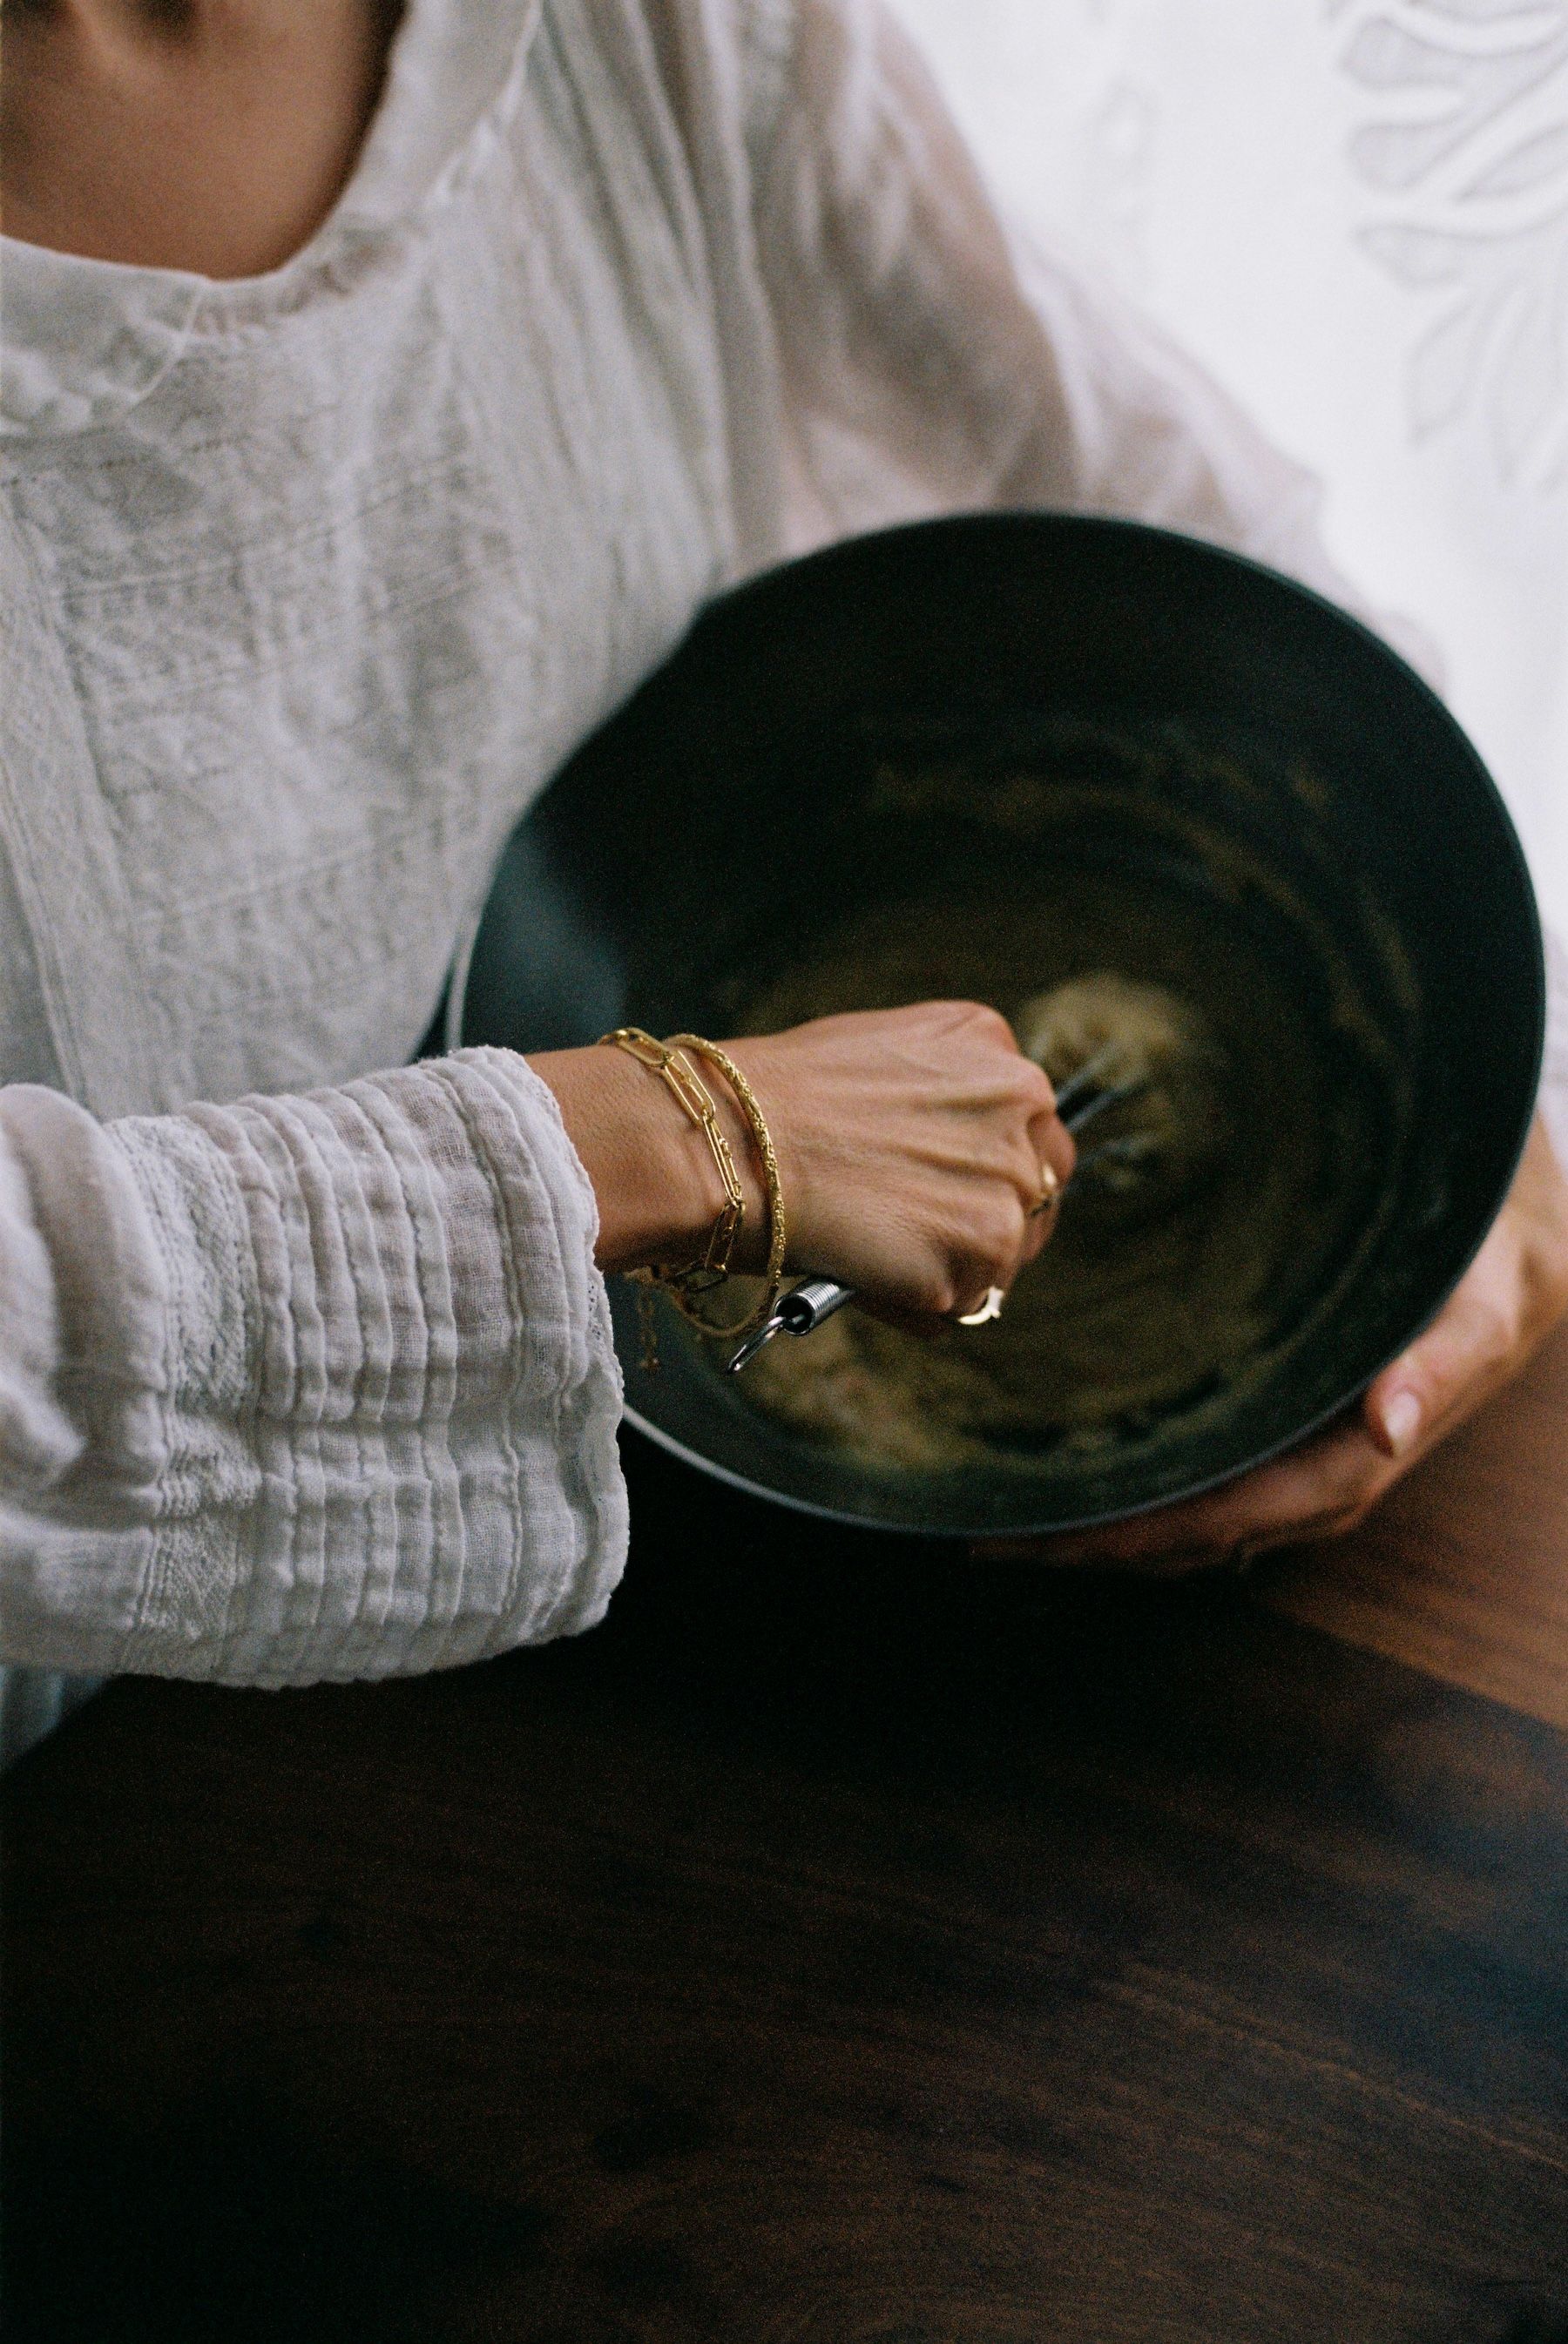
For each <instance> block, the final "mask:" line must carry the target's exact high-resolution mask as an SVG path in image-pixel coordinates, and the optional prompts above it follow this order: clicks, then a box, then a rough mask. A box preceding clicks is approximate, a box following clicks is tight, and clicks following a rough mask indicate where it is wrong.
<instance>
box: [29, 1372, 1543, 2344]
mask: <svg viewBox="0 0 1568 2344" xmlns="http://www.w3.org/2000/svg"><path fill="white" fill-rule="evenodd" d="M1565 1460H1568V1342H1560V1343H1559V1344H1558V1345H1556V1346H1555V1347H1554V1348H1553V1351H1552V1353H1551V1354H1550V1355H1549V1357H1548V1358H1547V1359H1545V1360H1543V1363H1542V1364H1541V1366H1540V1367H1539V1369H1537V1370H1536V1372H1535V1374H1534V1375H1533V1378H1532V1379H1531V1381H1530V1382H1529V1383H1528V1384H1527V1385H1526V1386H1525V1387H1524V1388H1523V1389H1522V1390H1520V1391H1516V1392H1515V1393H1512V1394H1511V1395H1509V1396H1508V1397H1507V1398H1506V1399H1504V1401H1503V1402H1502V1403H1501V1404H1500V1405H1499V1406H1498V1407H1497V1408H1495V1409H1493V1411H1492V1414H1491V1416H1490V1417H1489V1418H1488V1419H1487V1420H1484V1421H1483V1423H1482V1425H1481V1426H1480V1427H1478V1428H1477V1429H1476V1430H1474V1431H1472V1432H1471V1433H1469V1434H1467V1435H1466V1436H1464V1438H1463V1441H1462V1445H1461V1446H1460V1447H1459V1448H1457V1449H1456V1450H1454V1451H1453V1452H1452V1455H1451V1456H1448V1457H1445V1458H1443V1459H1441V1460H1437V1461H1435V1462H1434V1463H1433V1464H1432V1465H1431V1466H1430V1467H1428V1468H1427V1469H1425V1470H1424V1472H1423V1473H1422V1474H1421V1475H1418V1476H1417V1477H1416V1478H1415V1480H1414V1481H1413V1482H1412V1484H1411V1487H1410V1490H1409V1492H1408V1494H1406V1495H1401V1498H1400V1499H1399V1500H1396V1503H1395V1507H1394V1509H1393V1510H1392V1512H1391V1514H1390V1515H1389V1516H1388V1517H1387V1519H1386V1520H1384V1521H1381V1522H1380V1523H1379V1524H1378V1525H1377V1526H1376V1527H1375V1528H1374V1529H1371V1530H1369V1531H1366V1532H1364V1533H1363V1534H1362V1535H1361V1539H1360V1540H1359V1541H1356V1542H1354V1544H1353V1545H1352V1546H1351V1547H1350V1548H1348V1549H1346V1550H1343V1551H1340V1552H1337V1553H1335V1554H1332V1555H1330V1554H1325V1555H1324V1556H1322V1557H1318V1558H1303V1559H1299V1560H1297V1561H1292V1562H1291V1563H1290V1564H1289V1565H1286V1566H1283V1567H1281V1568H1280V1570H1278V1571H1275V1572H1274V1573H1273V1574H1272V1576H1271V1577H1269V1576H1266V1577H1265V1578H1264V1580H1263V1581H1262V1583H1261V1591H1259V1583H1258V1582H1257V1581H1254V1582H1253V1583H1251V1584H1250V1585H1249V1587H1248V1588H1247V1589H1245V1590H1244V1589H1242V1588H1240V1587H1239V1586H1236V1585H1232V1584H1227V1585H1220V1586H1214V1585H1199V1584H1189V1585H1187V1586H1183V1587H1179V1588H1168V1587H1166V1588H1161V1587H1140V1586H1129V1585H1125V1584H1115V1583H1105V1582H1096V1581H1091V1580H1087V1579H1066V1578H1062V1577H1057V1578H1051V1577H1049V1576H1047V1575H1044V1574H1042V1573H1040V1572H1038V1571H1028V1570H1025V1569H1021V1568H1017V1567H1013V1568H1009V1569H1007V1570H1001V1569H996V1568H985V1569H979V1568H974V1567H970V1566H968V1565H966V1564H965V1563H964V1562H962V1561H954V1560H952V1559H951V1558H950V1557H947V1556H945V1555H940V1554H934V1553H931V1552H926V1551H915V1550H913V1549H910V1548H907V1547H904V1546H891V1545H889V1546H883V1545H881V1544H874V1543H866V1542H863V1541H856V1540H854V1539H851V1538H845V1537H839V1536H836V1535H834V1534H831V1533H827V1532H824V1531H820V1530H817V1529H814V1528H811V1527H809V1526H806V1525H803V1524H799V1523H796V1522H793V1521H789V1520H787V1519H785V1518H784V1517H782V1516H774V1515H772V1514H769V1513H767V1512H764V1511H763V1510H756V1509H753V1508H751V1507H748V1506H746V1505H744V1504H742V1503H741V1502H739V1501H736V1500H730V1499H728V1498H727V1497H725V1496H724V1495H723V1493H721V1492H719V1491H716V1490H710V1489H708V1488H706V1487H705V1486H704V1485H702V1484H699V1483H697V1482H695V1481H693V1480H688V1479H687V1478H686V1477H685V1476H684V1475H683V1474H680V1473H678V1472H677V1471H676V1470H675V1469H673V1468H672V1467H670V1466H668V1465H666V1464H665V1463H664V1462H663V1460H659V1459H658V1458H656V1457H654V1456H652V1454H651V1453H649V1452H646V1451H642V1452H639V1453H637V1454H636V1455H634V1456H633V1457H632V1470H633V1477H634V1499H635V1507H636V1518H637V1522H638V1531H637V1535H636V1539H635V1542H634V1554H633V1561H632V1570H631V1573H630V1576H629V1579H628V1582H627V1584H626V1586H625V1588H624V1589H623V1591H622V1594H621V1596H620V1597H619V1598H618V1599H617V1602H616V1605H615V1607H614V1610H613V1612H612V1620H611V1622H610V1624H609V1625H608V1626H607V1627H605V1628H604V1629H602V1630H601V1631H600V1632H598V1633H596V1634H595V1635H593V1636H592V1637H588V1638H585V1639H583V1640H582V1641H580V1642H576V1643H574V1644H569V1645H561V1646H556V1647H554V1648H551V1649H550V1650H548V1651H545V1652H535V1653H525V1654H520V1655H518V1656H516V1657H515V1658H513V1659H511V1660H508V1661H505V1662H499V1663H496V1664H494V1665H492V1666H490V1667H487V1668H483V1669H480V1670H475V1671H472V1672H467V1673H465V1674H462V1675H458V1676H451V1677H446V1678H436V1679H431V1680H427V1681H425V1682H415V1683H409V1684H394V1685H388V1686H384V1687H379V1688H347V1689H321V1690H319V1691H316V1692H308V1693H298V1694H282V1695H268V1694H249V1693H230V1692H217V1691H207V1690H201V1689H197V1688H192V1687H187V1686H177V1685H157V1684H151V1683H131V1682H126V1683H124V1684H122V1685H120V1686H117V1687H116V1688H115V1689H114V1690H113V1691H111V1692H108V1693H107V1694H106V1696H105V1697H104V1698H103V1699H102V1700H101V1701H100V1702H96V1704H94V1705H92V1706H91V1707H90V1708H89V1709H88V1710H87V1711H86V1712H84V1713H82V1714H81V1715H80V1716H79V1717H78V1718H76V1720H75V1721H73V1723H71V1724H70V1725H68V1726H67V1727H66V1729H65V1731H64V1732H63V1733H60V1734H59V1735H58V1736H57V1737H56V1740H55V1742H54V1743H52V1744H50V1745H47V1746H46V1747H45V1748H44V1749H42V1750H40V1751H39V1752H38V1753H35V1755H34V1756H33V1757H32V1758H31V1759H29V1760H28V1761H27V1762H25V1763H24V1765H23V1766H22V1767H20V1768H19V1769H17V1770H16V1772H15V1774H14V1775H13V1777H12V1778H11V1780H10V1782H9V1783H8V1785H7V1787H6V1789H5V1800H4V1807H5V1826H6V1847H7V1859H6V1862H7V1870H6V1883H5V1885H6V1900H5V1912H6V1924H7V1945H6V1962H5V1992H6V2005H7V2008H6V2034H5V2150H6V2158H7V2166H8V2173H7V2225H6V2241H5V2242H6V2248H7V2254H6V2280H7V2303H6V2312H7V2326H6V2331H5V2332H6V2334H7V2336H8V2338H9V2339H11V2344H24V2339H28V2344H31V2339H66V2338H70V2339H77V2338H80V2339H91V2344H183V2339H202V2344H253V2340H254V2344H264V2340H265V2344H293V2339H334V2344H336V2339H341V2344H382V2339H386V2344H391V2340H392V2339H400V2344H402V2340H404V2339H406V2344H470V2339H471V2344H481V2339H482V2340H483V2344H502V2339H504V2344H850V2339H855V2344H861V2340H862V2339H865V2344H871V2339H876V2340H877V2344H1049V2339H1062V2344H1122V2339H1128V2344H1131V2340H1132V2339H1136V2344H1382V2340H1383V2339H1388V2344H1394V2339H1399V2344H1448V2339H1453V2344H1459V2339H1465V2344H1563V2339H1568V1734H1565V1733H1563V1730H1562V1725H1561V1723H1552V1722H1550V1721H1552V1720H1553V1719H1554V1718H1557V1717H1558V1716H1559V1714H1560V1712H1559V1709H1558V1707H1557V1706H1556V1704H1558V1703H1559V1702H1568V1652H1565V1650H1564V1636H1563V1626H1564V1620H1565V1618H1568V1612H1565V1610H1564V1606H1565V1604H1568V1488H1565V1486H1564V1485H1565V1483H1568V1463H1565ZM1445 1493H1446V1494H1445ZM1511 1558H1513V1560H1512V1561H1511ZM1456 1590H1457V1593H1456ZM1467 1603H1468V1605H1469V1612H1468V1613H1466V1611H1465V1606H1466V1604H1467ZM1277 1605H1283V1606H1286V1607H1288V1608H1289V1610H1290V1612H1291V1613H1292V1615H1293V1616H1290V1617H1284V1616H1281V1614H1280V1611H1279V1610H1278V1609H1277V1608H1275V1607H1276V1606H1277ZM1511 1607H1512V1608H1511ZM1467 1619H1468V1622H1469V1625H1468V1628H1467V1627H1466V1625H1465V1622H1466V1620H1467ZM1308 1621H1313V1622H1317V1624H1305V1622H1308ZM1456 1622H1457V1624H1456ZM1330 1630H1332V1631H1333V1632H1329V1631H1330ZM1351 1638H1354V1639H1356V1640H1357V1641H1358V1642H1360V1643H1361V1644H1363V1645H1365V1644H1371V1645H1373V1646H1379V1647H1381V1649H1379V1650H1375V1651H1367V1650H1361V1649H1357V1648H1356V1645H1355V1643H1352V1642H1350V1641H1347V1640H1348V1639H1351ZM1411 1662H1414V1663H1415V1664H1416V1665H1411ZM1434 1670H1435V1671H1436V1672H1437V1673H1433V1671H1434ZM1445 1676H1446V1677H1447V1678H1449V1679H1451V1680H1454V1682H1442V1681H1440V1680H1441V1678H1442V1677H1445ZM1476 1683H1479V1684H1481V1685H1482V1686H1483V1687H1485V1688H1487V1689H1489V1690H1492V1691H1494V1692H1495V1691H1499V1690H1501V1691H1503V1692H1506V1693H1508V1696H1509V1698H1508V1701H1507V1702H1504V1701H1502V1700H1495V1699H1487V1698H1484V1697H1482V1693H1480V1692H1476V1691H1473V1690H1465V1689H1463V1688H1464V1687H1465V1686H1467V1685H1473V1684H1476ZM1531 1712H1533V1714H1530V1713H1531ZM1561 1714H1562V1715H1563V1716H1564V1717H1568V1707H1565V1708H1564V1709H1563V1712H1562V1713H1561Z"/></svg>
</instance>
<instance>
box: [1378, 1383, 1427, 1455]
mask: <svg viewBox="0 0 1568 2344" xmlns="http://www.w3.org/2000/svg"><path fill="white" fill-rule="evenodd" d="M1382 1422H1383V1439H1384V1440H1386V1441H1387V1443H1388V1446H1389V1454H1390V1456H1391V1457H1402V1456H1403V1455H1404V1453H1405V1451H1406V1450H1407V1449H1410V1448H1411V1447H1413V1445H1414V1442H1415V1437H1416V1434H1417V1433H1418V1432H1419V1431H1420V1430H1421V1402H1420V1400H1419V1399H1417V1398H1416V1396H1415V1394H1414V1392H1412V1391H1401V1392H1395V1394H1394V1396H1393V1398H1392V1399H1391V1400H1390V1401H1389V1402H1388V1403H1387V1405H1386V1406H1385V1407H1384V1409H1383V1410H1382Z"/></svg>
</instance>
